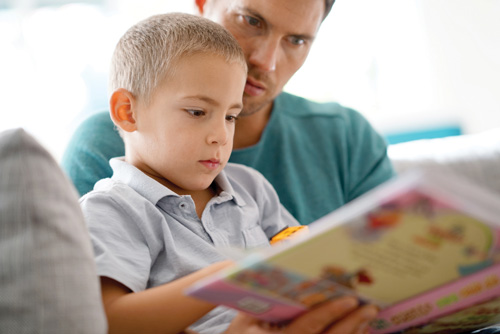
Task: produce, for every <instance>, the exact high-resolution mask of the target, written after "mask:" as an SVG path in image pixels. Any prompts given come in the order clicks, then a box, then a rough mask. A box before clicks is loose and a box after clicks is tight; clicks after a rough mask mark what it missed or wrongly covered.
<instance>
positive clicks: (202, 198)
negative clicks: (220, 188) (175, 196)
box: [189, 182, 217, 219]
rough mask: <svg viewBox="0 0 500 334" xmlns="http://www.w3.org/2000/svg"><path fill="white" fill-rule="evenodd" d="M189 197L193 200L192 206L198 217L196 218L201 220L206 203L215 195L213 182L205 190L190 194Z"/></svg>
mask: <svg viewBox="0 0 500 334" xmlns="http://www.w3.org/2000/svg"><path fill="white" fill-rule="evenodd" d="M189 195H191V198H192V199H193V202H194V206H195V208H196V214H197V215H198V218H200V219H201V216H202V214H203V211H205V208H206V207H207V204H208V202H209V201H210V200H211V199H212V197H214V196H215V195H217V192H216V190H215V182H214V183H212V185H211V186H210V187H208V188H207V189H204V190H200V191H195V192H191V193H190V194H189Z"/></svg>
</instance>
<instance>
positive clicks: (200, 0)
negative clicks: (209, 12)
mask: <svg viewBox="0 0 500 334" xmlns="http://www.w3.org/2000/svg"><path fill="white" fill-rule="evenodd" d="M194 2H195V3H196V8H198V14H200V15H203V13H204V11H203V9H204V7H205V2H206V0H195V1H194Z"/></svg>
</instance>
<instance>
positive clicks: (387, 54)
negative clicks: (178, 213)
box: [0, 0, 500, 158]
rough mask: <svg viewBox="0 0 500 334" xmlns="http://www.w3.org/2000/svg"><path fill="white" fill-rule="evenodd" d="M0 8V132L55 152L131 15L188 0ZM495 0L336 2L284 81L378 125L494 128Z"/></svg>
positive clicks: (101, 89) (98, 85) (100, 99)
mask: <svg viewBox="0 0 500 334" xmlns="http://www.w3.org/2000/svg"><path fill="white" fill-rule="evenodd" d="M36 2H37V1H36V0H24V1H20V2H16V1H11V3H16V4H22V6H21V5H20V6H19V7H18V8H15V9H11V10H0V50H1V52H0V101H2V108H1V109H0V115H1V121H0V130H2V129H6V128H10V127H16V126H23V127H25V128H26V129H27V130H28V131H30V132H32V133H33V134H34V135H35V136H37V137H38V138H39V139H40V140H41V141H42V142H43V143H44V144H45V145H46V146H47V147H48V148H49V149H50V150H51V151H52V153H53V154H54V155H55V156H56V158H60V157H61V155H62V152H63V151H64V148H65V146H66V143H67V141H68V138H69V136H70V135H71V133H72V131H73V130H74V127H75V126H76V124H77V123H78V122H79V121H81V119H82V118H83V117H85V116H86V115H88V114H89V113H91V112H94V111H95V110H97V109H101V108H106V105H107V91H106V85H107V73H106V71H107V66H108V62H109V58H110V56H111V52H112V50H113V48H114V45H115V43H116V41H117V40H118V38H119V37H120V36H121V34H122V33H123V32H124V31H125V29H127V28H128V27H129V26H130V25H131V24H133V23H134V22H136V21H137V20H139V19H142V18H144V17H146V16H148V15H151V14H154V13H159V12H165V11H169V10H175V11H188V12H192V8H193V7H192V4H191V1H190V0H182V1H178V0H144V1H137V0H107V1H103V2H104V5H103V6H101V7H97V6H92V5H78V4H73V5H69V6H61V7H51V8H41V9H40V8H38V9H33V6H34V4H35V3H36ZM499 17H500V0H472V1H471V0H376V1H375V0H337V2H336V3H335V5H334V7H333V10H332V13H331V14H330V16H329V17H328V18H327V19H326V20H325V22H324V23H323V26H322V28H321V30H320V33H319V35H318V38H317V41H316V42H315V45H314V46H313V49H312V51H311V55H310V57H309V58H308V60H307V62H306V64H305V65H304V67H303V68H302V69H301V70H300V71H299V72H298V73H297V75H296V76H295V77H294V78H293V79H292V81H291V82H290V83H289V84H288V85H287V87H286V90H288V91H291V92H293V93H296V94H299V95H303V96H305V97H308V98H312V99H316V100H319V101H327V100H328V101H331V100H335V101H339V102H341V103H343V104H345V105H347V106H350V107H353V108H355V109H357V110H359V111H360V112H362V113H363V114H364V115H366V117H368V118H369V119H370V120H371V121H372V123H373V124H374V125H375V126H376V127H377V128H378V129H379V130H380V131H382V132H395V131H404V130H412V129H420V128H423V127H433V126H439V125H449V124H461V125H462V126H463V127H464V129H465V131H466V132H467V133H474V132H480V131H483V130H487V129H490V128H494V127H500V79H499V78H500V20H499V19H498V18H499Z"/></svg>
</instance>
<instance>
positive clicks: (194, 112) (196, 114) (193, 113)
mask: <svg viewBox="0 0 500 334" xmlns="http://www.w3.org/2000/svg"><path fill="white" fill-rule="evenodd" d="M186 112H187V113H188V114H190V115H191V116H194V117H200V116H203V115H205V112H204V111H203V110H197V109H186Z"/></svg>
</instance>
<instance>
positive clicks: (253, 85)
mask: <svg viewBox="0 0 500 334" xmlns="http://www.w3.org/2000/svg"><path fill="white" fill-rule="evenodd" d="M265 90H266V89H265V87H264V85H262V84H261V83H259V82H258V81H256V80H253V79H252V78H250V77H249V78H247V82H246V84H245V93H246V94H247V95H250V96H259V95H262V94H264V92H265Z"/></svg>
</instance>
